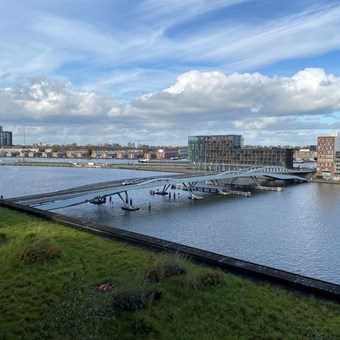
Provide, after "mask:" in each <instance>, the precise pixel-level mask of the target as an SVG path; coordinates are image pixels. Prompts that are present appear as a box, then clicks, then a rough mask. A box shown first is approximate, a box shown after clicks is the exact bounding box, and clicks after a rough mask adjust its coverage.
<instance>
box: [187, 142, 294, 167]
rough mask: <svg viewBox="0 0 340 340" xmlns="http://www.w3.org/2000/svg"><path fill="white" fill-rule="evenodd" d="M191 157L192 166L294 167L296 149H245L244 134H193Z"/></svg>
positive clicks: (189, 152)
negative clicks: (294, 150) (294, 151)
mask: <svg viewBox="0 0 340 340" xmlns="http://www.w3.org/2000/svg"><path fill="white" fill-rule="evenodd" d="M188 159H189V164H190V166H192V167H197V168H200V169H210V170H212V169H219V170H223V169H221V166H223V167H225V166H229V167H230V166H233V167H235V168H237V167H239V166H244V167H247V166H261V165H271V166H283V167H287V168H292V167H293V150H292V149H286V148H264V147H258V148H244V147H243V138H242V136H241V135H215V136H190V137H189V138H188Z"/></svg>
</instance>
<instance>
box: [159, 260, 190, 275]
mask: <svg viewBox="0 0 340 340" xmlns="http://www.w3.org/2000/svg"><path fill="white" fill-rule="evenodd" d="M163 272H164V276H165V277H170V276H180V275H184V274H186V273H187V270H186V269H185V268H184V267H182V266H181V265H179V264H178V263H165V264H164V265H163Z"/></svg>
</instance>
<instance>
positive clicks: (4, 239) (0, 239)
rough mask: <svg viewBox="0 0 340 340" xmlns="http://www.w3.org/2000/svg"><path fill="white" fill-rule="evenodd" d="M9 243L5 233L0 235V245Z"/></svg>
mask: <svg viewBox="0 0 340 340" xmlns="http://www.w3.org/2000/svg"><path fill="white" fill-rule="evenodd" d="M6 242H7V235H6V234H5V233H0V244H4V243H6Z"/></svg>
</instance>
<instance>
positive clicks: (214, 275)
mask: <svg viewBox="0 0 340 340" xmlns="http://www.w3.org/2000/svg"><path fill="white" fill-rule="evenodd" d="M198 281H199V282H200V283H201V284H202V285H203V286H219V285H222V284H223V283H224V273H223V272H222V271H221V270H213V271H211V270H209V271H206V272H204V273H202V274H200V275H199V276H198Z"/></svg>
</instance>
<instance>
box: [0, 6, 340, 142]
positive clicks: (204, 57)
mask: <svg viewBox="0 0 340 340" xmlns="http://www.w3.org/2000/svg"><path fill="white" fill-rule="evenodd" d="M339 28H340V1H339V0H336V1H335V0H334V1H332V0H299V1H296V0H285V1H282V0H138V1H137V0H48V1H46V0H11V1H8V0H0V126H2V127H3V130H5V131H12V133H13V143H14V144H22V143H23V142H24V141H25V142H26V144H33V143H42V144H44V145H45V144H71V143H77V144H78V145H85V144H95V145H100V144H103V143H108V144H112V143H119V144H121V145H127V143H129V142H130V143H135V144H149V145H159V146H166V145H168V146H170V145H172V146H185V145H187V141H188V136H195V135H205V134H207V135H221V134H241V135H243V138H244V141H245V144H246V145H291V146H305V145H310V144H316V141H317V137H318V136H323V135H329V134H331V133H333V132H338V131H340V62H339V61H340V34H339Z"/></svg>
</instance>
